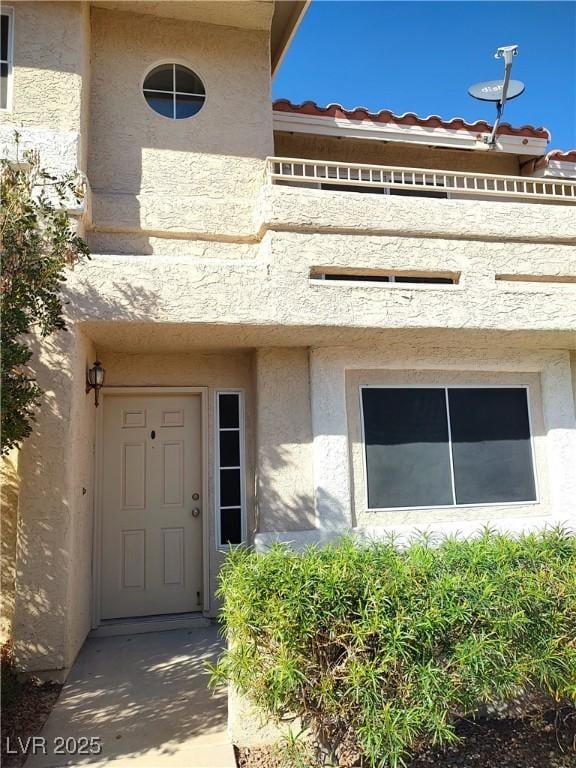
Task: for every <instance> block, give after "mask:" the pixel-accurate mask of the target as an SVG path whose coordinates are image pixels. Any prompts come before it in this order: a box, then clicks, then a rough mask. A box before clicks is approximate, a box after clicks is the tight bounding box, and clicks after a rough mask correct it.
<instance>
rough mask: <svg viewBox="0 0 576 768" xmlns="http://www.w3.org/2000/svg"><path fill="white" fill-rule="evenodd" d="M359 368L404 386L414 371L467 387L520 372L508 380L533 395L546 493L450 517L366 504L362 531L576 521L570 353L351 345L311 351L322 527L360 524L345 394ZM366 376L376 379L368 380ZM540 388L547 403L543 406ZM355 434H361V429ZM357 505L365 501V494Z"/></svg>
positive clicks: (499, 380) (413, 377) (460, 511)
mask: <svg viewBox="0 0 576 768" xmlns="http://www.w3.org/2000/svg"><path fill="white" fill-rule="evenodd" d="M355 370H374V371H377V370H379V371H380V372H381V375H382V378H384V379H385V378H386V376H389V375H390V372H394V373H393V375H395V376H401V375H402V376H403V377H404V381H406V382H409V381H414V380H417V379H418V376H419V374H418V373H414V372H420V371H421V372H426V373H425V375H424V378H427V377H431V378H434V379H435V380H436V381H437V382H440V381H443V382H447V383H450V381H452V380H457V379H458V378H459V377H460V378H464V379H465V380H466V382H467V383H474V382H475V381H478V383H489V382H492V383H495V384H498V383H502V382H504V381H506V380H507V374H514V376H513V377H510V378H513V379H514V381H515V382H518V381H519V380H520V379H523V378H524V379H526V383H527V384H528V385H530V384H532V390H533V392H532V402H533V405H534V407H533V417H534V431H535V448H536V462H537V472H538V475H539V480H540V492H541V500H540V503H539V504H536V505H533V506H531V509H530V510H528V509H525V508H524V507H521V506H518V507H516V508H514V509H513V508H512V507H507V508H506V509H504V508H502V509H500V508H498V507H494V508H489V507H484V508H483V507H481V506H478V507H474V508H472V507H470V508H463V507H461V508H459V509H458V510H457V514H456V515H452V514H451V512H452V510H450V511H445V510H444V511H440V512H439V511H430V512H424V513H416V512H413V513H403V512H401V513H398V514H396V513H367V512H365V508H364V507H363V506H360V509H359V510H357V513H356V518H357V524H358V527H360V528H362V529H364V530H369V529H370V530H372V529H373V530H377V529H379V528H380V529H382V527H386V528H388V529H391V528H393V529H394V530H397V531H398V532H399V533H406V532H409V531H410V530H414V527H417V526H418V524H420V523H422V524H429V525H430V526H431V527H433V528H434V529H435V530H439V531H450V530H458V529H462V530H464V529H468V530H471V529H474V528H476V529H477V528H479V527H480V526H481V525H482V524H484V523H486V522H489V523H491V524H494V525H495V526H498V527H502V528H504V529H509V528H510V529H522V528H523V527H541V526H542V525H544V524H546V523H552V524H553V523H555V522H569V523H572V524H573V523H574V522H575V521H576V513H575V511H574V498H575V494H576V476H575V475H574V473H573V471H572V470H573V467H574V463H575V462H576V430H575V429H574V403H573V398H572V388H571V380H570V368H569V360H568V355H567V353H561V352H553V351H552V352H546V351H541V352H528V351H521V350H515V349H508V350H506V349H501V350H498V349H496V348H492V349H486V350H483V351H482V352H481V353H479V351H478V350H476V351H466V350H461V351H460V353H457V352H451V353H450V354H447V353H446V351H445V350H443V349H433V348H427V349H424V348H422V349H420V350H418V349H417V348H414V347H412V348H411V349H410V350H406V349H405V348H403V345H401V344H400V345H396V346H394V345H390V346H388V347H387V348H386V349H385V350H384V349H383V350H373V351H368V350H358V349H346V348H340V349H332V350H331V349H329V348H325V349H316V350H313V351H312V356H311V382H312V423H313V430H314V470H315V490H316V516H317V525H318V527H319V528H320V529H324V530H325V531H329V532H330V531H337V530H346V529H347V528H350V527H353V526H354V525H355V521H354V515H353V511H352V491H351V477H352V472H351V467H350V445H349V439H350V436H349V431H348V429H349V426H348V418H349V409H348V408H347V392H346V373H347V372H352V371H355ZM400 372H402V374H400ZM463 372H465V373H466V375H465V376H463ZM455 374H456V375H455ZM535 374H537V375H538V376H539V382H538V381H535V379H534V375H535ZM361 378H362V376H361V375H359V374H357V375H355V376H354V377H352V378H351V381H352V382H353V384H354V385H357V384H358V382H359V381H360V379H361ZM366 378H368V380H370V375H369V374H368V375H367V376H366ZM540 388H541V403H539V402H538V401H539V399H540ZM348 405H349V407H350V408H352V409H353V410H352V413H351V414H350V417H351V418H352V419H355V418H356V419H357V418H358V416H357V413H356V410H355V408H354V407H353V405H352V401H351V400H350V401H349V403H348ZM540 408H541V410H540ZM354 434H356V436H357V428H356V430H355V432H354ZM353 454H354V451H353ZM357 470H359V467H357ZM358 474H359V472H357V473H355V474H354V479H355V480H356V481H357V482H360V481H361V478H359V477H358ZM358 503H359V504H360V505H362V504H363V503H364V502H363V498H362V493H361V492H360V493H359V495H358Z"/></svg>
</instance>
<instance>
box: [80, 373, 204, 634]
mask: <svg viewBox="0 0 576 768" xmlns="http://www.w3.org/2000/svg"><path fill="white" fill-rule="evenodd" d="M119 395H124V396H128V397H130V396H138V395H144V396H145V395H165V396H166V395H189V396H193V395H200V413H201V421H202V423H201V425H200V433H201V434H200V440H201V446H202V507H203V509H202V581H203V584H202V613H203V614H206V613H207V612H208V611H209V610H210V517H211V515H210V510H211V508H212V499H211V494H210V485H209V483H208V461H209V446H208V434H209V431H208V387H134V386H127V387H103V388H102V390H101V392H100V396H101V400H100V408H99V409H98V411H97V413H96V436H95V446H94V518H93V528H92V612H91V613H92V629H96V628H97V627H99V626H100V624H101V622H102V619H101V616H102V583H101V575H102V529H103V518H104V510H103V508H102V498H103V483H104V471H103V451H104V409H105V408H106V398H107V397H114V396H119ZM158 621H162V616H161V615H160V616H159V617H158Z"/></svg>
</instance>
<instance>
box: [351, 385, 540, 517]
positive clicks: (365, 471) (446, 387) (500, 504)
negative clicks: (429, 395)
mask: <svg viewBox="0 0 576 768" xmlns="http://www.w3.org/2000/svg"><path fill="white" fill-rule="evenodd" d="M364 389H443V390H444V396H445V399H446V416H447V421H448V424H447V427H448V448H449V456H450V477H451V485H452V497H453V499H454V503H453V504H425V505H420V506H408V507H370V506H368V498H369V496H368V466H367V457H366V435H365V427H364V404H363V398H362V391H363V390H364ZM449 389H523V390H524V391H525V393H526V407H527V412H528V429H529V431H530V457H531V459H532V473H533V476H534V492H535V498H534V499H531V500H529V501H488V502H484V501H481V502H474V503H470V504H458V502H457V501H456V493H455V479H454V457H453V453H452V427H451V424H450V406H449V401H448V390H449ZM530 394H531V392H530V385H529V384H484V383H481V384H428V383H420V382H419V383H416V384H360V386H359V399H360V435H361V440H362V451H361V453H362V473H363V493H364V507H365V510H366V512H375V513H377V512H406V511H410V510H418V509H471V508H477V507H526V506H535V505H537V504H540V486H539V482H538V467H537V463H536V451H535V446H534V430H533V427H532V424H533V419H532V408H531V404H530Z"/></svg>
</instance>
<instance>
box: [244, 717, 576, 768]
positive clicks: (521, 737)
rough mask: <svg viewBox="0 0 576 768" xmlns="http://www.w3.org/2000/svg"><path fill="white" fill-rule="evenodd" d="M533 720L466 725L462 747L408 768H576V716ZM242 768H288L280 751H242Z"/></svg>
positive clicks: (428, 755) (461, 728) (430, 753)
mask: <svg viewBox="0 0 576 768" xmlns="http://www.w3.org/2000/svg"><path fill="white" fill-rule="evenodd" d="M561 720H562V723H561V725H560V727H559V728H556V726H555V724H554V722H555V717H554V716H553V715H549V716H548V717H547V718H545V719H544V720H543V721H542V722H539V723H537V722H534V721H529V720H478V721H477V722H474V723H471V722H467V721H461V722H460V723H459V724H458V726H457V732H458V734H459V735H460V736H461V737H462V738H463V739H464V741H463V742H462V744H460V745H459V746H457V747H453V748H450V749H448V750H432V749H431V750H425V751H424V752H422V753H421V754H420V755H418V756H417V757H415V758H414V759H413V760H412V762H411V763H410V764H409V766H408V768H430V767H431V766H434V768H576V751H575V750H576V713H574V712H571V713H570V715H567V714H565V715H564V717H563V718H561ZM237 761H238V766H239V768H284V766H283V764H282V761H281V759H280V758H279V757H278V755H277V752H276V750H275V749H274V748H259V749H256V748H252V749H239V750H237Z"/></svg>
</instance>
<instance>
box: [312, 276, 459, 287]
mask: <svg viewBox="0 0 576 768" xmlns="http://www.w3.org/2000/svg"><path fill="white" fill-rule="evenodd" d="M324 279H325V280H352V281H358V282H367V283H390V282H395V283H431V284H438V285H451V284H453V283H454V280H453V279H452V278H451V277H411V276H410V275H394V279H393V280H392V276H390V275H351V274H345V275H335V274H325V275H324Z"/></svg>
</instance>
